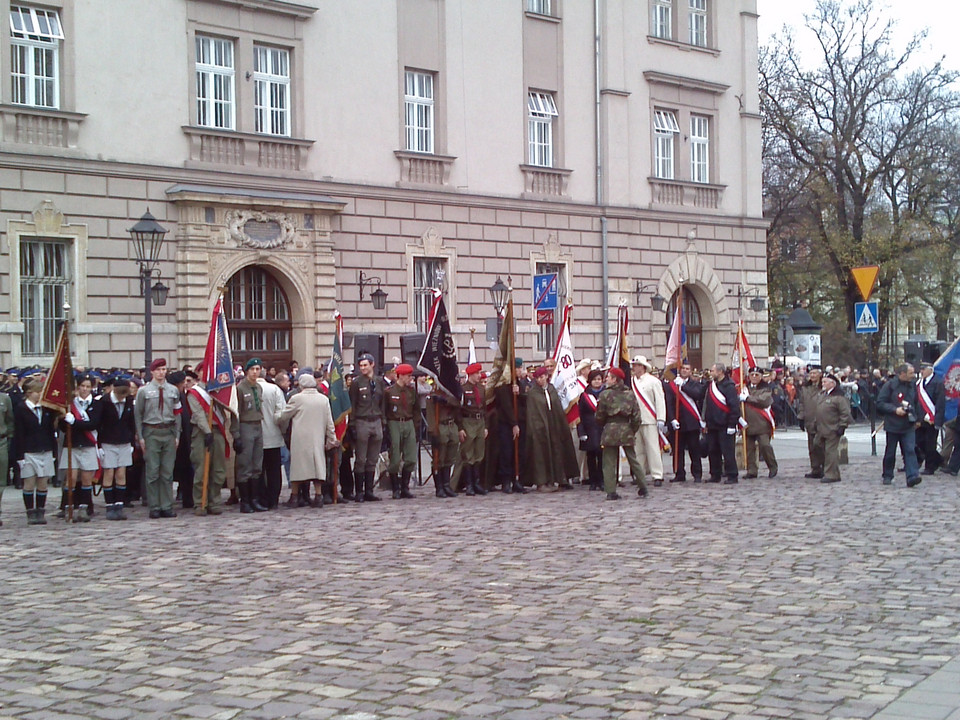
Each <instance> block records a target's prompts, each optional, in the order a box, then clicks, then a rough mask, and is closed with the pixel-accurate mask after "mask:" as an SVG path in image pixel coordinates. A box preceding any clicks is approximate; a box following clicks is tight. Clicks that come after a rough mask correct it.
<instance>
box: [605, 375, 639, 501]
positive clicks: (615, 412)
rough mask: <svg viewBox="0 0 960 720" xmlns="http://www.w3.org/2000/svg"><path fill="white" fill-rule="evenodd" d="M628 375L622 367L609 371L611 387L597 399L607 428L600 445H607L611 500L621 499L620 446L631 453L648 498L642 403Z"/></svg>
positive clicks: (632, 468)
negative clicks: (640, 446) (641, 453)
mask: <svg viewBox="0 0 960 720" xmlns="http://www.w3.org/2000/svg"><path fill="white" fill-rule="evenodd" d="M625 377H626V375H625V374H624V372H623V370H621V369H620V368H618V367H613V368H610V369H609V370H608V371H607V375H606V378H605V383H606V386H607V389H606V390H604V391H603V392H602V393H600V399H599V400H598V401H597V423H598V424H599V425H600V426H601V427H602V428H603V431H602V433H601V435H600V444H601V445H602V446H603V489H604V490H605V491H606V493H607V500H619V499H620V496H619V495H618V494H617V480H618V479H619V475H620V472H619V471H620V448H623V454H624V455H626V456H627V462H628V463H629V464H630V472H631V474H632V475H633V479H634V480H635V481H636V483H637V487H638V490H637V494H638V495H640V497H646V495H647V492H648V491H647V485H646V483H644V481H643V479H644V475H645V474H646V473H644V471H643V466H642V465H641V464H640V461H639V460H638V459H637V451H636V447H635V444H636V439H637V431H638V430H640V422H641V416H640V405H639V404H638V403H637V398H636V396H635V395H634V394H633V389H632V388H630V387H629V386H628V385H626V384H625V383H624V378H625Z"/></svg>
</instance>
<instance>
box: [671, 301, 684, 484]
mask: <svg viewBox="0 0 960 720" xmlns="http://www.w3.org/2000/svg"><path fill="white" fill-rule="evenodd" d="M677 312H678V313H680V334H681V337H682V335H683V324H684V317H683V283H680V287H679V289H678V291H677ZM681 337H678V338H677V340H680V339H681ZM678 350H679V351H680V354H679V355H677V374H676V377H680V367H681V365H682V364H683V343H681V344H680V347H679V348H678ZM673 387H674V390H676V392H675V393H674V395H676V398H675V399H676V405H675V408H674V411H673V417H674V419H675V420H676V421H677V424H678V425H679V423H680V393H681V392H682V390H681V387H680V385H677V384H676V383H674V384H673ZM680 462H681V458H680V428H679V427H677V428H675V429H674V431H673V474H674V475H676V474H677V472H678V471H679V468H680Z"/></svg>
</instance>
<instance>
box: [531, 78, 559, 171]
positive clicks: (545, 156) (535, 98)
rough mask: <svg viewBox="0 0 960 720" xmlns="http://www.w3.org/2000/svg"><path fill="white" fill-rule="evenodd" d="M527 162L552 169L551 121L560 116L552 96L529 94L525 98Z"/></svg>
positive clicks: (539, 93)
mask: <svg viewBox="0 0 960 720" xmlns="http://www.w3.org/2000/svg"><path fill="white" fill-rule="evenodd" d="M527 110H528V111H529V115H528V120H527V145H528V148H529V151H528V153H527V162H528V163H529V164H530V165H536V166H537V167H553V119H554V118H556V117H559V116H560V113H558V112H557V104H556V103H555V102H554V100H553V95H551V94H550V93H543V92H531V93H530V94H529V95H528V96H527Z"/></svg>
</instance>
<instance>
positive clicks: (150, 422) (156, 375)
mask: <svg viewBox="0 0 960 720" xmlns="http://www.w3.org/2000/svg"><path fill="white" fill-rule="evenodd" d="M150 375H151V378H152V379H151V380H150V382H148V383H147V384H146V385H144V386H143V387H142V388H140V390H139V391H137V396H136V399H135V401H134V405H133V409H134V413H133V417H134V420H135V421H136V426H137V437H138V438H139V439H140V450H141V452H143V461H144V475H145V485H146V494H147V505H149V507H150V518H151V519H156V518H172V517H176V516H177V513H176V512H174V510H173V466H174V463H175V462H176V457H177V444H178V442H179V440H180V423H179V422H178V420H179V415H180V412H181V405H180V393H179V392H178V391H177V389H176V388H175V387H174V386H173V385H171V384H170V383H168V382H167V361H166V360H164V359H163V358H157V359H156V360H154V361H153V362H152V363H150Z"/></svg>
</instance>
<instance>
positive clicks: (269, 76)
mask: <svg viewBox="0 0 960 720" xmlns="http://www.w3.org/2000/svg"><path fill="white" fill-rule="evenodd" d="M253 109H254V128H255V130H256V132H258V133H263V134H264V135H283V136H289V135H290V53H289V51H287V50H284V49H283V48H275V47H268V46H266V45H254V46H253Z"/></svg>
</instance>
